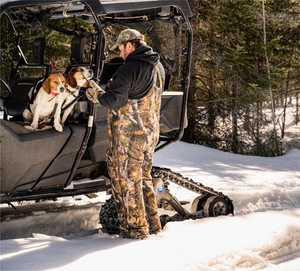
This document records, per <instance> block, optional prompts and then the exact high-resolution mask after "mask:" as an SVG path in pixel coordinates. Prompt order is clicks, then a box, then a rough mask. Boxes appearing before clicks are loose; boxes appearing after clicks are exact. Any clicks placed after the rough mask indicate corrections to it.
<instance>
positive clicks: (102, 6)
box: [0, 0, 192, 17]
mask: <svg viewBox="0 0 300 271" xmlns="http://www.w3.org/2000/svg"><path fill="white" fill-rule="evenodd" d="M71 2H73V3H74V2H76V1H74V0H2V1H1V4H0V9H1V14H2V13H3V12H4V11H6V10H7V9H9V8H19V7H26V6H35V5H38V6H42V5H47V6H49V5H51V4H53V5H54V6H56V7H57V5H63V4H69V3H71ZM78 2H79V1H78ZM78 2H77V3H78ZM80 2H82V3H85V4H87V5H88V6H90V7H91V8H92V10H93V11H94V13H95V14H96V15H105V14H109V13H118V12H126V11H130V10H144V9H152V8H159V7H164V6H174V7H176V8H178V9H180V10H181V11H182V12H183V14H184V15H185V16H186V17H191V16H192V12H191V10H190V7H189V4H188V2H187V0H172V1H170V0H138V1H137V0H136V1H132V0H101V1H100V0H84V1H80ZM66 8H68V10H69V9H70V6H66ZM76 8H78V9H79V8H80V4H78V5H77V4H76V5H73V6H72V9H73V11H75V10H76Z"/></svg>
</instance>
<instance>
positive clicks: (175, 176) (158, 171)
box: [151, 167, 229, 199]
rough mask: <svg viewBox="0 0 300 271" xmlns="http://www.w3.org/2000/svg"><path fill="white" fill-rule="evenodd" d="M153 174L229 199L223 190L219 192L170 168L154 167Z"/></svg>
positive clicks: (207, 193)
mask: <svg viewBox="0 0 300 271" xmlns="http://www.w3.org/2000/svg"><path fill="white" fill-rule="evenodd" d="M151 175H152V178H161V179H162V180H163V182H164V183H165V182H167V181H168V180H169V181H171V182H172V183H175V184H177V185H179V186H181V187H183V188H185V189H188V190H190V191H192V192H195V193H198V194H201V195H205V196H206V195H209V196H219V197H223V198H226V199H229V198H228V196H226V195H224V194H223V193H222V192H217V191H215V190H214V189H212V188H211V187H207V186H204V185H203V184H201V183H197V182H195V181H193V180H192V179H189V178H186V177H183V176H182V175H181V174H180V173H176V172H173V171H171V170H170V169H169V168H161V167H152V171H151Z"/></svg>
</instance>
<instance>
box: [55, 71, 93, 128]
mask: <svg viewBox="0 0 300 271" xmlns="http://www.w3.org/2000/svg"><path fill="white" fill-rule="evenodd" d="M93 76H94V73H93V70H91V69H86V68H84V67H73V68H72V69H71V70H70V71H69V72H68V75H67V89H66V91H65V92H64V99H65V102H64V105H63V107H64V108H66V107H67V109H66V110H65V111H64V113H63V116H62V119H61V124H62V125H64V123H65V121H66V119H67V117H68V116H69V114H70V113H71V111H72V109H73V107H74V105H75V103H74V102H73V100H75V99H76V98H77V97H78V95H79V90H80V88H81V87H87V86H88V81H87V80H90V79H91V78H92V77H93ZM70 103H71V105H70V106H68V105H69V104H70Z"/></svg>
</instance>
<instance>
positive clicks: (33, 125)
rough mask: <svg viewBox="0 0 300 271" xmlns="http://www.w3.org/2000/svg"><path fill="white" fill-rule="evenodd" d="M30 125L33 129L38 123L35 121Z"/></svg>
mask: <svg viewBox="0 0 300 271" xmlns="http://www.w3.org/2000/svg"><path fill="white" fill-rule="evenodd" d="M30 126H31V127H32V128H33V129H35V130H36V129H37V128H38V124H37V123H35V122H33V123H31V125H30Z"/></svg>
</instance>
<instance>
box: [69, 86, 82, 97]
mask: <svg viewBox="0 0 300 271" xmlns="http://www.w3.org/2000/svg"><path fill="white" fill-rule="evenodd" d="M77 90H80V87H79V86H77V87H76V90H74V91H72V90H70V89H69V88H67V92H68V93H69V94H71V95H72V96H73V97H74V98H76V97H77V96H76V95H75V92H76V91H77Z"/></svg>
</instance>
